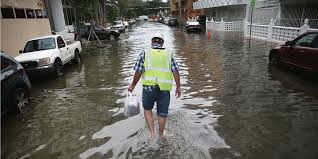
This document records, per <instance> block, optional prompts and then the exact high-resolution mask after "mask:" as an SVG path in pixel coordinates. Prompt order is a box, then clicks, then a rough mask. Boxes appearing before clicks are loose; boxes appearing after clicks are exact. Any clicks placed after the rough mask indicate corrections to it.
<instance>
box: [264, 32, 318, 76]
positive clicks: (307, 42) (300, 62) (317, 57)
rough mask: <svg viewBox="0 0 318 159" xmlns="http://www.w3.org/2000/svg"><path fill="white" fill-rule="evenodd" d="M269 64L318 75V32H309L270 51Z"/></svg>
mask: <svg viewBox="0 0 318 159" xmlns="http://www.w3.org/2000/svg"><path fill="white" fill-rule="evenodd" d="M269 64H270V65H278V64H282V65H285V66H289V67H296V68H299V69H301V70H305V71H309V72H311V73H314V74H316V75H317V74H318V32H307V33H305V34H302V35H300V36H299V37H297V38H296V39H294V40H292V41H287V42H286V43H285V44H284V45H280V46H277V47H275V48H274V49H272V50H271V51H270V54H269Z"/></svg>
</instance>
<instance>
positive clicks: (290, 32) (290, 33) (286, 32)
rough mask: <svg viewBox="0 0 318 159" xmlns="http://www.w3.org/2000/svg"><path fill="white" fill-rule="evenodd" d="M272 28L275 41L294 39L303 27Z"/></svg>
mask: <svg viewBox="0 0 318 159" xmlns="http://www.w3.org/2000/svg"><path fill="white" fill-rule="evenodd" d="M272 29H273V32H272V39H273V40H275V41H289V40H293V39H295V38H296V37H297V36H299V35H300V33H301V28H293V27H282V26H273V27H272Z"/></svg>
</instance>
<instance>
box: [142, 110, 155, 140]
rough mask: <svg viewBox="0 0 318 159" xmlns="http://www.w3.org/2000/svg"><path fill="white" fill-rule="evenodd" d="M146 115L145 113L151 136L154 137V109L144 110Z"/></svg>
mask: <svg viewBox="0 0 318 159" xmlns="http://www.w3.org/2000/svg"><path fill="white" fill-rule="evenodd" d="M144 115H145V119H146V122H147V125H148V128H149V132H150V136H151V137H152V138H153V139H154V138H155V136H156V134H155V129H154V121H153V116H152V110H144Z"/></svg>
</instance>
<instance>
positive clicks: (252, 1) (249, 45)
mask: <svg viewBox="0 0 318 159" xmlns="http://www.w3.org/2000/svg"><path fill="white" fill-rule="evenodd" d="M250 6H251V8H252V11H251V23H250V38H249V40H248V51H251V37H252V25H253V11H254V8H255V0H250Z"/></svg>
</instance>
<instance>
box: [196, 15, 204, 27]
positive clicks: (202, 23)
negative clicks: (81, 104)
mask: <svg viewBox="0 0 318 159" xmlns="http://www.w3.org/2000/svg"><path fill="white" fill-rule="evenodd" d="M197 21H198V22H199V23H200V24H201V25H203V26H205V22H206V16H205V15H200V16H199V17H198V19H197Z"/></svg>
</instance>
